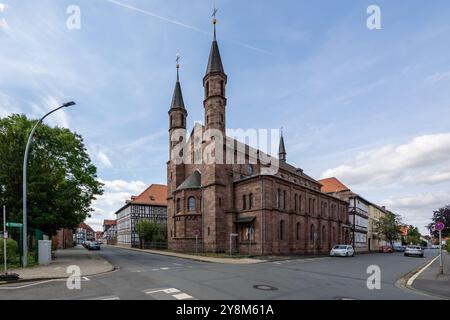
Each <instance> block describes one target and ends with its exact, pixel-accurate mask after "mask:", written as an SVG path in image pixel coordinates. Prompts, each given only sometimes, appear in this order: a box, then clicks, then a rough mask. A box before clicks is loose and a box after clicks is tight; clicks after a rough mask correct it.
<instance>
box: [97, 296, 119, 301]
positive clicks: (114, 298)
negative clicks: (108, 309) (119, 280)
mask: <svg viewBox="0 0 450 320" xmlns="http://www.w3.org/2000/svg"><path fill="white" fill-rule="evenodd" d="M97 300H120V297H103V298H98V299H97Z"/></svg>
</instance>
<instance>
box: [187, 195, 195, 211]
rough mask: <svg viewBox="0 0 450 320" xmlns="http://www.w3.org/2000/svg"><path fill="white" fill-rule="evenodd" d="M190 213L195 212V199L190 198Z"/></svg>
mask: <svg viewBox="0 0 450 320" xmlns="http://www.w3.org/2000/svg"><path fill="white" fill-rule="evenodd" d="M188 211H189V212H194V211H195V198H194V197H189V199H188Z"/></svg>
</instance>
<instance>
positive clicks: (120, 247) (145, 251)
mask: <svg viewBox="0 0 450 320" xmlns="http://www.w3.org/2000/svg"><path fill="white" fill-rule="evenodd" d="M111 247H113V248H118V249H125V250H131V251H137V252H142V253H147V254H156V255H160V256H166V257H172V258H180V259H186V260H193V261H198V262H204V263H220V264H234V265H251V264H258V263H262V262H266V260H259V261H255V262H248V263H245V262H244V263H242V262H241V263H234V262H226V261H210V260H207V259H202V258H201V257H196V256H190V255H189V256H184V255H183V256H180V255H178V254H177V253H171V252H159V251H148V250H142V249H136V248H128V247H122V246H113V245H111ZM212 259H215V258H212ZM223 259H226V258H223ZM235 259H236V258H235ZM255 260H256V259H255Z"/></svg>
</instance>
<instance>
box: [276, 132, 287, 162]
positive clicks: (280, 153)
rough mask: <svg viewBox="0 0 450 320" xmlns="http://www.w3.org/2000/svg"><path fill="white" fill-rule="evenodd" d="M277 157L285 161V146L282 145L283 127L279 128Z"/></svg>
mask: <svg viewBox="0 0 450 320" xmlns="http://www.w3.org/2000/svg"><path fill="white" fill-rule="evenodd" d="M278 159H279V160H280V161H283V162H286V147H285V146H284V138H283V128H282V129H281V138H280V147H279V149H278Z"/></svg>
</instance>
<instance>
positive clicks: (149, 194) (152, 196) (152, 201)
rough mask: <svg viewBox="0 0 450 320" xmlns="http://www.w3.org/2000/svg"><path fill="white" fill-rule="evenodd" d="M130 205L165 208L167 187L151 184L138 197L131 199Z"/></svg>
mask: <svg viewBox="0 0 450 320" xmlns="http://www.w3.org/2000/svg"><path fill="white" fill-rule="evenodd" d="M131 203H133V204H146V205H155V206H167V186H166V185H162V184H152V185H151V186H150V187H148V188H147V189H145V191H144V192H142V193H141V194H140V195H138V196H136V197H134V196H133V197H131Z"/></svg>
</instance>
